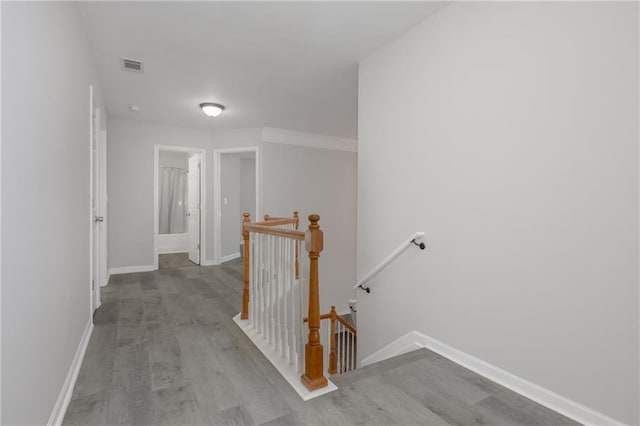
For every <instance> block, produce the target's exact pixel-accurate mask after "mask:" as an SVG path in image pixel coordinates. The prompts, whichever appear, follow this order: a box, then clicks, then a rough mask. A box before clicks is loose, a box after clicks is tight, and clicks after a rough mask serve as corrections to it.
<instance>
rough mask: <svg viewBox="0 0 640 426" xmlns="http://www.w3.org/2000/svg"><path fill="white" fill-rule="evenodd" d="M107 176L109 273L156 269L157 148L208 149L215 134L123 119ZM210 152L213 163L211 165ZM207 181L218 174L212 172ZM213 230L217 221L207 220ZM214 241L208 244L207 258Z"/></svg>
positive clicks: (112, 125)
mask: <svg viewBox="0 0 640 426" xmlns="http://www.w3.org/2000/svg"><path fill="white" fill-rule="evenodd" d="M108 135H109V145H108V147H107V169H108V170H107V173H108V186H107V191H108V193H109V218H110V223H109V267H110V268H114V267H124V266H144V265H153V262H154V259H153V239H154V230H153V214H154V213H153V167H154V165H153V155H154V154H153V153H154V146H155V145H169V146H186V147H190V148H207V147H208V146H209V145H210V143H211V134H210V133H209V132H206V131H204V130H196V129H187V128H184V127H172V126H163V125H159V124H151V123H143V122H136V121H129V120H123V119H112V120H110V121H109V130H108ZM209 155H213V154H209V152H207V159H209ZM207 179H208V181H209V182H211V181H212V180H213V173H212V171H211V170H210V169H207ZM212 198H213V185H208V186H207V194H206V205H207V210H208V212H213V207H212V204H211V200H212ZM207 228H209V229H212V228H213V215H212V214H211V213H209V214H208V215H207ZM212 247H213V238H211V239H209V238H208V239H207V248H208V249H207V257H208V258H211V259H212V258H213V255H212Z"/></svg>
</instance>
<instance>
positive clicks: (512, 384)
mask: <svg viewBox="0 0 640 426" xmlns="http://www.w3.org/2000/svg"><path fill="white" fill-rule="evenodd" d="M420 348H427V349H430V350H432V351H433V352H436V353H437V354H439V355H442V356H443V357H445V358H448V359H449V360H451V361H453V362H455V363H456V364H459V365H461V366H463V367H465V368H467V369H469V370H471V371H473V372H475V373H477V374H479V375H481V376H484V377H486V378H487V379H489V380H491V381H493V382H496V383H498V384H500V385H502V386H504V387H506V388H507V389H510V390H512V391H514V392H516V393H519V394H520V395H522V396H524V397H526V398H529V399H531V400H533V401H535V402H537V403H538V404H541V405H544V406H545V407H547V408H549V409H551V410H553V411H556V412H558V413H560V414H562V415H565V416H567V417H569V418H571V419H573V420H575V421H577V422H579V423H582V424H584V425H594V426H605V425H618V426H620V425H624V423H623V422H621V421H618V420H615V419H612V418H611V417H609V416H607V415H605V414H603V413H600V412H599V411H596V410H593V409H591V408H589V407H587V406H585V405H582V404H580V403H578V402H576V401H573V400H571V399H569V398H565V397H564V396H561V395H558V394H557V393H555V392H553V391H550V390H549V389H546V388H543V387H542V386H539V385H536V384H535V383H532V382H530V381H528V380H525V379H523V378H521V377H518V376H516V375H514V374H512V373H509V372H508V371H505V370H503V369H501V368H498V367H496V366H494V365H492V364H489V363H487V362H485V361H482V360H481V359H478V358H476V357H474V356H472V355H469V354H467V353H465V352H462V351H460V350H458V349H456V348H453V347H451V346H449V345H447V344H445V343H442V342H440V341H439V340H436V339H434V338H432V337H429V336H426V335H424V334H422V333H419V332H417V331H415V330H414V331H410V332H409V333H407V334H405V335H404V336H402V337H400V338H398V339H396V340H395V341H393V342H391V343H390V344H388V345H387V346H385V347H384V348H382V349H380V350H379V351H377V352H375V353H373V354H371V355H369V356H368V357H366V358H364V359H363V360H362V365H363V366H366V365H369V364H373V363H375V362H378V361H382V360H385V359H387V358H391V357H394V356H397V355H401V354H403V353H406V352H410V351H413V350H416V349H420Z"/></svg>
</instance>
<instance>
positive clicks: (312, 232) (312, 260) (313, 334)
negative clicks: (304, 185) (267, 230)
mask: <svg viewBox="0 0 640 426" xmlns="http://www.w3.org/2000/svg"><path fill="white" fill-rule="evenodd" d="M319 220H320V216H318V215H317V214H312V215H311V216H309V221H310V222H311V223H310V224H309V231H308V232H307V238H306V241H305V243H306V247H307V251H308V252H309V341H308V342H307V344H306V345H305V347H304V356H305V358H304V359H305V366H304V374H303V375H302V376H301V377H300V379H301V381H302V384H304V385H305V386H306V387H307V389H309V390H311V391H312V390H315V389H320V388H323V387H325V386H327V378H326V377H324V368H323V365H322V358H323V349H322V344H321V343H320V332H319V330H320V296H319V289H318V258H319V257H320V252H321V251H322V231H321V230H320V226H319V225H318V221H319Z"/></svg>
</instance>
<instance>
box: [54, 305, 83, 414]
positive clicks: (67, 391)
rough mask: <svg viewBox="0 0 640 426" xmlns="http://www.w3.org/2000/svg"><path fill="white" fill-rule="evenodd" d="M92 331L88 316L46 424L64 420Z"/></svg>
mask: <svg viewBox="0 0 640 426" xmlns="http://www.w3.org/2000/svg"><path fill="white" fill-rule="evenodd" d="M92 332H93V318H92V317H89V321H88V322H87V325H86V326H85V328H84V332H83V333H82V337H81V338H80V343H79V344H78V348H77V349H76V354H75V355H74V357H73V361H72V362H71V366H70V367H69V371H68V372H67V377H66V378H65V380H64V384H63V385H62V389H60V393H59V394H58V399H57V400H56V405H54V406H53V411H52V412H51V415H50V416H49V421H48V422H47V425H52V426H53V425H54V426H58V425H61V424H62V420H64V415H65V414H66V412H67V407H68V406H69V401H71V395H72V394H73V387H74V386H75V384H76V379H77V378H78V373H79V372H80V367H81V366H82V360H83V359H84V354H85V352H86V351H87V346H88V345H89V339H90V338H91V333H92Z"/></svg>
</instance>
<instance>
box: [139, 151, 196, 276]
mask: <svg viewBox="0 0 640 426" xmlns="http://www.w3.org/2000/svg"><path fill="white" fill-rule="evenodd" d="M160 151H172V152H187V153H191V154H199V155H200V265H202V264H203V259H206V257H207V256H206V254H207V150H206V149H205V148H191V147H184V146H170V145H154V146H153V270H154V271H155V270H157V269H158V254H159V253H158V235H159V233H158V227H159V226H160V225H159V223H158V210H159V203H160V200H159V198H158V186H159V185H158V164H159V156H160ZM135 272H138V271H135Z"/></svg>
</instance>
